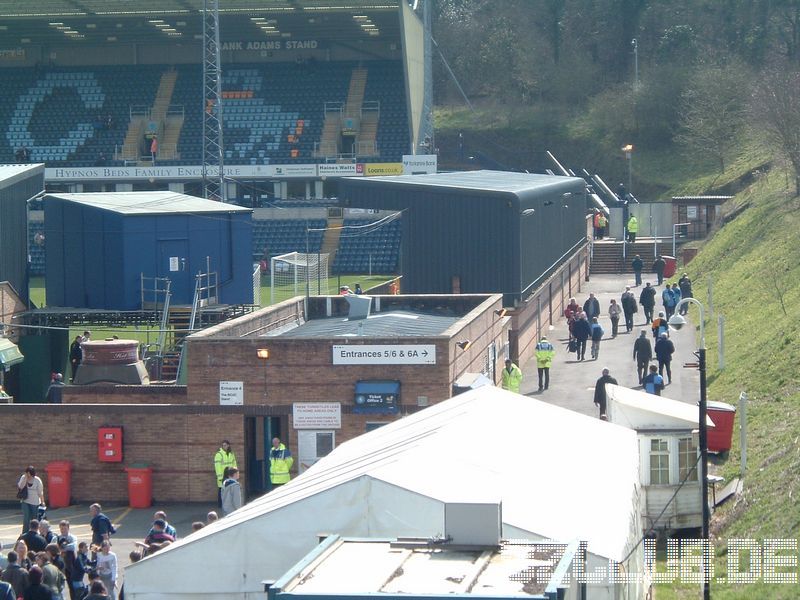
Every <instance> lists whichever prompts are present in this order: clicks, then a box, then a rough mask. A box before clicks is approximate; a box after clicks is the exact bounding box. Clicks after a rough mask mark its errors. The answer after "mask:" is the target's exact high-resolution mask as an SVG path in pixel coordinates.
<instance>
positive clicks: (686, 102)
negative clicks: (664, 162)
mask: <svg viewBox="0 0 800 600" xmlns="http://www.w3.org/2000/svg"><path fill="white" fill-rule="evenodd" d="M748 81H749V77H748V71H747V69H746V67H745V66H744V65H741V64H736V63H733V64H731V63H729V64H726V65H710V66H701V67H699V68H698V69H697V70H696V71H695V73H694V74H693V75H692V77H691V78H690V80H689V85H688V86H687V89H686V91H685V92H684V93H683V97H682V108H683V118H682V119H681V131H680V133H679V134H678V135H677V141H678V142H680V143H682V144H684V145H685V146H686V147H687V148H689V149H690V150H691V151H692V152H694V153H696V154H701V155H710V156H711V157H712V158H714V159H715V160H716V162H717V164H718V165H719V169H720V171H723V172H724V171H725V157H726V156H727V154H728V153H729V151H730V150H731V149H732V148H733V146H734V145H735V144H736V143H737V141H738V140H739V137H740V135H741V132H742V130H743V128H744V126H745V124H746V121H747V110H746V109H747V99H748Z"/></svg>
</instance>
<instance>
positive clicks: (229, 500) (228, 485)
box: [222, 467, 242, 516]
mask: <svg viewBox="0 0 800 600" xmlns="http://www.w3.org/2000/svg"><path fill="white" fill-rule="evenodd" d="M241 507H242V486H240V485H239V469H237V468H236V467H228V468H227V469H225V481H223V482H222V512H223V513H225V515H226V516H227V515H229V514H231V513H232V512H233V511H235V510H236V509H237V508H241Z"/></svg>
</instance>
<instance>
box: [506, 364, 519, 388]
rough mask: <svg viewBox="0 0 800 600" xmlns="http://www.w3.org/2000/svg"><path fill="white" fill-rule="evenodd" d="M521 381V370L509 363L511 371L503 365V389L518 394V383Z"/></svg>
mask: <svg viewBox="0 0 800 600" xmlns="http://www.w3.org/2000/svg"><path fill="white" fill-rule="evenodd" d="M520 383H522V371H520V369H519V367H518V366H517V365H515V364H514V363H511V371H510V372H509V370H508V369H507V368H506V367H503V389H504V390H508V391H509V392H515V393H517V394H519V384H520Z"/></svg>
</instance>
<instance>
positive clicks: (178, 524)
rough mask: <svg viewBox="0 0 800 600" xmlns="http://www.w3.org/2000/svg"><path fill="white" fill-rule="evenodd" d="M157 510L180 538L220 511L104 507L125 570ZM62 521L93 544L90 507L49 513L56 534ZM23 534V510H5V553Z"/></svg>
mask: <svg viewBox="0 0 800 600" xmlns="http://www.w3.org/2000/svg"><path fill="white" fill-rule="evenodd" d="M156 510H163V511H165V512H166V513H167V517H168V519H169V522H170V524H171V525H172V526H173V527H175V528H176V529H177V530H178V537H179V538H183V537H186V536H187V535H189V534H190V533H191V531H192V523H193V522H194V521H205V520H206V515H207V514H208V511H209V510H216V506H214V505H213V504H209V505H204V504H175V505H171V504H168V505H159V506H154V507H152V508H146V509H133V508H128V507H127V506H108V507H106V506H104V507H103V512H104V513H105V514H106V515H108V517H109V519H111V521H112V522H113V523H114V525H115V527H116V528H117V533H116V535H114V536H113V537H112V543H113V546H114V547H113V550H114V552H115V553H116V554H117V561H118V563H119V566H120V570H121V571H122V570H124V568H125V567H126V566H128V565H129V564H130V562H131V561H130V558H129V556H128V555H129V554H130V552H131V551H132V550H135V549H136V547H135V545H134V542H137V541H138V542H140V541H142V540H143V539H144V537H145V536H146V535H147V532H148V531H149V530H150V525H151V524H152V522H153V513H154V512H155V511H156ZM220 514H221V513H220ZM62 519H67V520H69V522H70V531H71V532H72V534H73V535H74V536H75V537H76V538H77V539H78V541H86V542H89V541H91V539H92V532H91V528H90V527H89V521H90V520H91V519H90V517H89V505H88V504H81V505H75V506H69V507H67V508H59V509H51V510H48V511H47V520H48V521H49V522H50V525H51V527H52V529H53V531H55V532H56V533H58V522H59V521H61V520H62ZM21 532H22V513H21V511H20V510H19V508H18V507H17V506H13V507H9V506H5V507H3V508H1V509H0V542H2V544H3V550H2V552H3V554H6V553H8V551H9V550H10V549H11V546H12V545H13V543H14V542H15V541H16V539H17V537H18V536H19V534H20V533H21ZM120 577H121V578H122V577H123V574H122V573H120Z"/></svg>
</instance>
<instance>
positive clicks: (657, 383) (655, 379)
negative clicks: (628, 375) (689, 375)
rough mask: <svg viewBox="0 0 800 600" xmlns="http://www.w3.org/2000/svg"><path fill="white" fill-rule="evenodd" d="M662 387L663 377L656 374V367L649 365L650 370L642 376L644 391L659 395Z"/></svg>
mask: <svg viewBox="0 0 800 600" xmlns="http://www.w3.org/2000/svg"><path fill="white" fill-rule="evenodd" d="M663 389H664V378H663V377H662V376H661V375H659V374H658V367H657V366H655V365H650V372H649V373H648V374H647V376H646V377H645V378H644V391H645V392H647V393H648V394H653V395H655V396H660V395H661V390H663Z"/></svg>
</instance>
